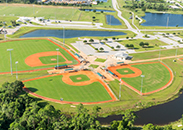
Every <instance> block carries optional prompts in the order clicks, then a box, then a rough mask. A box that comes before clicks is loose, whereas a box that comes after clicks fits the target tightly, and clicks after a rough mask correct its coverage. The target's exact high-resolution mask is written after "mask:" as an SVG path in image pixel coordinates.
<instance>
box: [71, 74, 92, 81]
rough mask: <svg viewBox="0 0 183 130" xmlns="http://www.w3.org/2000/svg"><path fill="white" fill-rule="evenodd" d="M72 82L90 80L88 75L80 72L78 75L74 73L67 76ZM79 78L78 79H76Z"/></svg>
mask: <svg viewBox="0 0 183 130" xmlns="http://www.w3.org/2000/svg"><path fill="white" fill-rule="evenodd" d="M69 78H70V79H71V80H72V81H73V82H83V81H88V80H90V79H89V78H88V76H86V75H84V74H80V75H74V76H70V77H69ZM78 78H80V79H78Z"/></svg>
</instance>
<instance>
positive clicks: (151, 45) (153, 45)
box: [120, 39, 167, 52]
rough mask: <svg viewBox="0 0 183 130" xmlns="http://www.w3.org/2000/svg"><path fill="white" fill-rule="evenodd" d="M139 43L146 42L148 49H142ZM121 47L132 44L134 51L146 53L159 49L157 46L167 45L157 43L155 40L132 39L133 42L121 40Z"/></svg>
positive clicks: (160, 42)
mask: <svg viewBox="0 0 183 130" xmlns="http://www.w3.org/2000/svg"><path fill="white" fill-rule="evenodd" d="M140 42H144V43H145V42H148V43H149V46H148V47H144V48H142V47H141V46H140V45H139V44H140ZM120 43H121V44H122V45H124V46H125V45H126V44H128V45H130V44H133V45H134V49H135V51H137V52H138V51H148V50H155V49H159V48H160V47H159V46H163V45H167V44H166V43H164V42H162V41H159V40H157V39H154V40H144V39H133V40H131V39H130V40H123V41H121V42H120Z"/></svg>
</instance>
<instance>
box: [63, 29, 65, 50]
mask: <svg viewBox="0 0 183 130" xmlns="http://www.w3.org/2000/svg"><path fill="white" fill-rule="evenodd" d="M63 44H64V47H65V28H64V26H63Z"/></svg>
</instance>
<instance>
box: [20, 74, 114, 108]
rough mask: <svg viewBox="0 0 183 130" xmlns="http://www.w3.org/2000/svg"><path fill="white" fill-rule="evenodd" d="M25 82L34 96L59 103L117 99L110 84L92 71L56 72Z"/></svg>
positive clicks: (94, 102) (98, 101) (86, 102)
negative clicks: (109, 86)
mask: <svg viewBox="0 0 183 130" xmlns="http://www.w3.org/2000/svg"><path fill="white" fill-rule="evenodd" d="M23 82H24V84H25V87H26V89H28V91H31V92H33V93H32V94H33V95H34V96H37V97H39V98H42V99H45V100H49V101H54V102H59V103H72V104H75V103H76V104H78V103H83V104H96V103H104V102H110V101H114V100H116V98H115V96H114V95H113V93H112V92H111V91H110V89H109V88H108V86H107V85H106V84H105V83H104V82H103V81H102V80H101V79H100V78H99V77H98V76H97V75H96V74H94V73H93V72H91V71H78V72H72V73H62V74H54V75H48V76H43V77H39V78H34V79H29V80H25V81H23ZM61 98H62V99H63V101H60V99H61Z"/></svg>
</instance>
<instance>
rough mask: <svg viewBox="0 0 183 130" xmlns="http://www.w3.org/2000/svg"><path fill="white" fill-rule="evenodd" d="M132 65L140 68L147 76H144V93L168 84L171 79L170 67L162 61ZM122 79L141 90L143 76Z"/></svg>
mask: <svg viewBox="0 0 183 130" xmlns="http://www.w3.org/2000/svg"><path fill="white" fill-rule="evenodd" d="M132 67H136V68H138V69H140V70H141V71H142V74H143V75H145V77H144V78H143V87H142V92H143V93H146V92H151V91H153V90H157V89H159V88H161V87H163V86H164V85H166V84H167V83H168V81H169V80H170V73H169V71H168V69H167V68H166V67H165V66H163V65H162V64H160V63H153V64H138V65H132ZM122 79H123V80H124V81H125V82H126V83H128V84H129V85H131V86H133V87H134V88H136V89H137V90H139V91H140V90H141V81H142V78H141V76H138V77H134V78H122Z"/></svg>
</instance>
